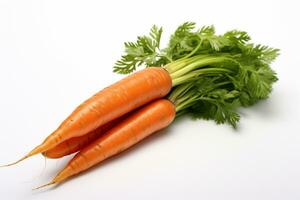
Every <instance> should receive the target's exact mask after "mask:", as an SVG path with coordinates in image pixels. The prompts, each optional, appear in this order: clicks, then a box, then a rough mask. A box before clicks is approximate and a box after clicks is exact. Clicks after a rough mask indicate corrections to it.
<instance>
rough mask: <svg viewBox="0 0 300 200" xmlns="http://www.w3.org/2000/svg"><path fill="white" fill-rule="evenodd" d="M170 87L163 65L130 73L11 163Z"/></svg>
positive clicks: (76, 110) (81, 133) (80, 134)
mask: <svg viewBox="0 0 300 200" xmlns="http://www.w3.org/2000/svg"><path fill="white" fill-rule="evenodd" d="M171 87H172V80H171V77H170V75H169V73H168V72H167V71H166V70H164V69H163V68H161V67H149V68H146V69H144V70H141V71H138V72H136V73H134V74H131V75H129V76H127V77H126V78H124V79H122V80H120V81H118V82H116V83H114V84H112V85H111V86H109V87H107V88H105V89H103V90H101V91H100V92H98V93H97V94H95V95H94V96H92V97H91V98H90V99H88V100H86V101H85V102H84V103H82V104H81V105H80V106H78V107H77V108H76V109H75V111H73V112H72V113H71V115H70V116H69V117H68V118H67V119H66V120H64V121H63V122H62V124H61V125H60V126H59V127H58V129H56V130H55V131H54V132H53V133H52V134H51V135H49V136H48V137H47V138H46V139H45V140H44V142H43V143H42V144H40V145H39V146H37V147H36V148H34V149H33V150H32V151H31V152H29V153H28V154H27V155H26V156H24V157H23V158H21V159H20V160H18V161H17V162H15V163H12V164H9V165H13V164H16V163H18V162H20V161H21V160H24V159H26V158H28V157H30V156H32V155H35V154H38V153H42V152H45V151H47V150H49V149H51V148H53V147H55V146H56V145H58V144H59V143H61V142H63V141H66V140H68V139H70V138H73V137H79V136H82V135H84V134H86V133H88V132H90V131H92V130H95V129H96V128H97V127H100V126H101V125H103V124H106V123H107V122H109V121H111V120H114V119H116V118H118V117H120V116H122V115H124V114H126V113H128V112H130V111H132V110H134V109H135V108H138V107H140V106H142V105H144V104H146V103H148V102H150V101H152V100H154V99H158V98H161V97H164V96H165V95H167V94H168V93H169V91H170V90H171ZM9 165H6V166H9Z"/></svg>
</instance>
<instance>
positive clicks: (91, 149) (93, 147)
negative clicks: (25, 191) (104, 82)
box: [37, 99, 176, 189]
mask: <svg viewBox="0 0 300 200" xmlns="http://www.w3.org/2000/svg"><path fill="white" fill-rule="evenodd" d="M175 114H176V111H175V106H174V104H173V103H172V102H170V101H169V100H166V99H159V100H155V101H153V102H151V103H149V104H147V105H145V106H143V107H142V108H141V109H139V110H137V111H135V112H134V113H132V114H131V115H130V116H129V117H128V118H126V119H125V120H123V121H122V122H120V123H119V124H118V125H116V126H115V127H114V128H112V129H111V130H110V131H108V132H107V133H106V134H105V135H103V136H101V137H100V138H98V139H97V140H95V141H94V142H93V143H91V144H90V145H88V146H86V147H85V148H83V149H82V150H81V151H80V152H79V153H77V154H76V155H75V157H74V158H73V159H72V160H70V161H69V163H68V164H67V166H66V167H65V168H64V169H63V170H62V171H61V172H60V173H59V174H58V175H57V176H56V177H55V178H54V179H53V180H52V181H51V182H50V183H48V184H46V185H43V186H40V187H44V186H47V185H51V184H55V183H60V182H62V181H64V180H66V179H67V178H69V177H71V176H73V175H75V174H78V173H80V172H82V171H85V170H87V169H89V168H90V167H92V166H94V165H96V164H98V163H100V162H101V161H103V160H105V159H107V158H109V157H111V156H113V155H115V154H118V153H120V152H122V151H124V150H126V149H128V148H129V147H131V146H133V145H134V144H136V143H138V142H139V141H141V140H142V139H144V138H145V137H147V136H149V135H151V134H152V133H154V132H156V131H158V130H160V129H162V128H164V127H166V126H168V125H169V124H170V123H171V122H172V121H173V120H174V118H175ZM40 187H38V188H40ZM38 188H37V189H38Z"/></svg>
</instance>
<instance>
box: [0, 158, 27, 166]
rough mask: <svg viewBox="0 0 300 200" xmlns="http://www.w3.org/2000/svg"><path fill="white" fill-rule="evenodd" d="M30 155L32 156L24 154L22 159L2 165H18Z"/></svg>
mask: <svg viewBox="0 0 300 200" xmlns="http://www.w3.org/2000/svg"><path fill="white" fill-rule="evenodd" d="M28 157H30V155H26V156H24V157H23V158H21V159H19V160H17V161H15V162H13V163H9V164H6V165H0V167H9V166H13V165H16V164H18V163H19V162H21V161H23V160H25V159H26V158H28Z"/></svg>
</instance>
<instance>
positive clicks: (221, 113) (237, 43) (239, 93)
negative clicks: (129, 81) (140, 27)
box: [114, 22, 279, 127]
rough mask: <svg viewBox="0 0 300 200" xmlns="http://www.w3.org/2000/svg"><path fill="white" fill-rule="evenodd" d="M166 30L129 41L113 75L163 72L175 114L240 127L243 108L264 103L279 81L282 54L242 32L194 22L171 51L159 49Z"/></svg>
mask: <svg viewBox="0 0 300 200" xmlns="http://www.w3.org/2000/svg"><path fill="white" fill-rule="evenodd" d="M161 35H162V28H158V27H157V26H153V27H152V29H151V31H150V34H149V36H140V37H138V38H137V41H136V42H127V43H125V55H123V56H122V57H121V59H120V60H119V61H117V62H116V64H115V66H114V72H117V73H121V74H128V73H131V72H133V71H135V70H136V69H137V68H138V67H139V66H144V67H149V66H158V67H163V68H165V69H166V70H167V71H168V72H169V74H170V76H171V78H172V83H173V89H172V91H171V92H170V94H169V96H168V98H169V99H170V100H171V101H172V102H173V103H174V104H175V105H176V110H177V116H181V115H183V114H190V115H192V116H193V117H195V118H202V119H213V120H215V121H216V122H217V123H218V124H219V123H229V124H231V125H232V126H233V127H236V125H237V122H238V121H239V119H240V116H239V114H238V112H237V109H238V107H240V106H244V107H245V106H250V105H253V104H255V103H256V102H258V101H259V100H261V99H266V98H267V97H268V96H269V94H270V92H271V91H272V84H273V83H274V82H276V81H277V76H276V73H275V72H274V71H273V70H272V69H271V68H270V64H271V63H272V61H274V60H275V58H276V57H277V56H278V55H279V50H278V49H274V48H270V47H267V46H264V45H255V44H253V43H251V42H250V36H249V35H248V34H247V33H246V32H244V31H238V30H233V31H228V32H226V33H225V34H223V35H217V34H216V33H215V29H214V27H213V26H204V27H202V28H200V29H198V30H195V23H192V22H186V23H184V24H182V25H180V26H179V27H178V28H177V29H176V30H175V32H174V33H173V34H172V35H171V37H170V40H169V43H168V45H167V47H165V48H161V47H160V40H161Z"/></svg>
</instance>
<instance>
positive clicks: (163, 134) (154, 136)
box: [34, 117, 185, 194]
mask: <svg viewBox="0 0 300 200" xmlns="http://www.w3.org/2000/svg"><path fill="white" fill-rule="evenodd" d="M184 118H185V117H180V118H177V119H176V120H175V121H176V123H178V122H179V123H180V121H182V120H183V119H184ZM175 121H174V122H175ZM174 122H173V123H174ZM171 133H172V125H171V126H169V127H167V128H165V129H163V130H160V131H158V132H156V133H154V134H152V135H150V136H148V137H147V138H145V139H143V140H142V141H140V142H139V143H137V144H135V145H134V146H132V147H130V148H129V149H127V150H125V151H123V152H121V153H119V154H117V155H114V156H112V157H110V158H108V159H106V160H104V161H102V162H100V163H99V164H97V165H95V166H93V167H91V168H90V169H88V170H86V171H84V172H81V173H79V174H77V175H74V176H72V177H70V178H69V179H67V180H66V181H64V182H62V183H60V184H56V185H53V186H49V187H48V188H45V189H42V190H41V191H40V192H39V191H35V192H34V193H35V194H38V193H43V192H45V191H51V190H54V189H56V188H57V187H59V186H60V185H63V184H64V183H67V182H68V181H71V180H73V179H74V178H75V179H76V178H77V177H80V176H84V175H85V174H86V173H93V172H94V171H96V170H98V169H99V167H100V168H101V167H105V166H109V165H111V164H112V163H114V162H117V161H118V160H121V159H126V156H128V155H131V154H134V153H135V152H137V151H139V150H140V149H141V148H145V147H147V146H150V145H152V144H153V143H155V142H157V141H158V140H161V139H162V138H167V137H169V136H170V134H171ZM70 159H71V158H70Z"/></svg>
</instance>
